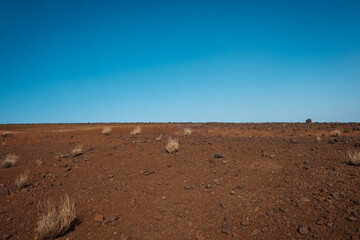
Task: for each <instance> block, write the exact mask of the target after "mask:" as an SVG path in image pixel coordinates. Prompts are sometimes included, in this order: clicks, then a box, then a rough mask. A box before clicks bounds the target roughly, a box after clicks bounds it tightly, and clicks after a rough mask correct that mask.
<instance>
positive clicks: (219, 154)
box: [214, 153, 224, 158]
mask: <svg viewBox="0 0 360 240" xmlns="http://www.w3.org/2000/svg"><path fill="white" fill-rule="evenodd" d="M223 157H224V155H223V154H221V153H215V154H214V158H223Z"/></svg>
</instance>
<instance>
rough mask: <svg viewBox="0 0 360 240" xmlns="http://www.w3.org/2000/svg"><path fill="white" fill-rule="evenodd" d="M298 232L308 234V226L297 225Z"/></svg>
mask: <svg viewBox="0 0 360 240" xmlns="http://www.w3.org/2000/svg"><path fill="white" fill-rule="evenodd" d="M298 232H299V233H300V234H302V235H306V234H309V232H310V230H309V226H308V225H300V226H299V227H298Z"/></svg>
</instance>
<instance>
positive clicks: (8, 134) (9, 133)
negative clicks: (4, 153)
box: [1, 131, 12, 137]
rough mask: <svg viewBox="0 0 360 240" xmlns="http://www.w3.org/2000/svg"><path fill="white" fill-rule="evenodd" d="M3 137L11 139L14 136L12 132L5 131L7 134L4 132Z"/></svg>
mask: <svg viewBox="0 0 360 240" xmlns="http://www.w3.org/2000/svg"><path fill="white" fill-rule="evenodd" d="M1 136H3V137H10V136H12V132H9V131H5V132H3V133H2V134H1Z"/></svg>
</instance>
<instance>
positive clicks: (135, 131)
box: [130, 126, 141, 136]
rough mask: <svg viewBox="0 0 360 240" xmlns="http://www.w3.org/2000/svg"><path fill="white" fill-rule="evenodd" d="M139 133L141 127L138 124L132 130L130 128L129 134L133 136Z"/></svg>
mask: <svg viewBox="0 0 360 240" xmlns="http://www.w3.org/2000/svg"><path fill="white" fill-rule="evenodd" d="M140 133H141V127H140V126H137V127H136V128H135V129H134V130H132V131H131V132H130V135H131V136H135V135H138V134H140Z"/></svg>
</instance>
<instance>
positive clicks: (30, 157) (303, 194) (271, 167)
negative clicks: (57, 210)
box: [0, 123, 360, 240]
mask: <svg viewBox="0 0 360 240" xmlns="http://www.w3.org/2000/svg"><path fill="white" fill-rule="evenodd" d="M109 125H111V126H113V130H112V132H111V133H110V135H102V134H101V131H102V128H103V127H104V126H109ZM137 125H140V126H141V127H142V133H141V134H140V135H136V136H134V137H131V136H130V134H129V133H130V131H131V130H132V129H133V128H134V127H135V126H137ZM184 127H191V128H192V129H193V133H192V134H191V135H190V136H187V137H185V136H184V135H183V128H184ZM335 129H339V130H340V131H341V135H340V136H339V137H331V136H330V135H331V131H333V130H335ZM3 131H11V132H12V133H13V135H12V136H7V137H1V142H3V143H4V144H3V146H0V160H1V161H2V160H3V159H4V157H5V155H6V154H8V153H18V154H20V155H21V158H20V160H19V163H18V164H17V165H16V166H14V167H10V168H6V169H0V184H3V185H0V226H1V227H0V238H4V239H5V238H9V239H34V236H35V232H34V230H35V228H36V223H37V221H38V220H39V215H38V203H39V202H44V201H46V200H47V199H53V200H59V199H60V198H61V197H63V196H64V195H65V194H68V195H69V197H70V198H71V199H72V200H74V201H75V203H76V214H77V222H76V224H75V226H74V227H73V228H72V229H71V230H70V231H69V232H68V233H67V234H66V235H65V236H62V237H60V239H127V238H129V239H139V240H143V239H198V240H201V239H312V238H315V239H358V236H359V235H360V232H359V231H360V229H359V222H360V167H356V166H352V165H349V164H348V161H349V158H348V156H347V151H348V150H354V149H357V150H360V138H359V136H360V124H359V123H347V124H340V123H329V124H325V123H322V124H319V123H309V124H305V123H303V124H300V123H297V124H292V123H286V124H283V123H271V124H267V123H264V124H218V123H208V124H191V123H188V124H106V125H105V124H54V125H51V124H49V125H0V133H1V132H3ZM160 134H163V137H162V138H161V140H160V141H156V140H155V137H158V136H159V135H160ZM317 136H320V137H321V140H320V141H317V140H316V137H317ZM168 137H172V138H178V139H179V144H180V147H179V151H178V153H175V154H169V153H167V152H166V151H165V145H166V143H167V138H168ZM77 144H83V149H84V153H83V154H82V155H80V156H77V157H72V156H71V150H72V149H73V148H74V147H75V146H76V145H77ZM216 153H219V154H220V155H223V158H215V157H214V154H216ZM61 155H69V157H67V158H63V157H60V156H61ZM37 160H39V161H41V162H43V163H44V164H43V165H38V164H39V163H40V162H39V161H37ZM65 164H67V167H66V165H65ZM59 165H60V166H59ZM26 169H29V170H30V179H29V183H30V186H28V187H26V188H24V189H22V190H18V189H17V188H16V186H15V179H16V177H17V176H18V175H19V174H21V173H23V172H24V171H25V170H26ZM4 189H5V190H4ZM6 189H8V190H9V194H7V192H6ZM100 215H101V216H100ZM102 217H103V218H104V219H103V220H102ZM96 220H98V221H96Z"/></svg>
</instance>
